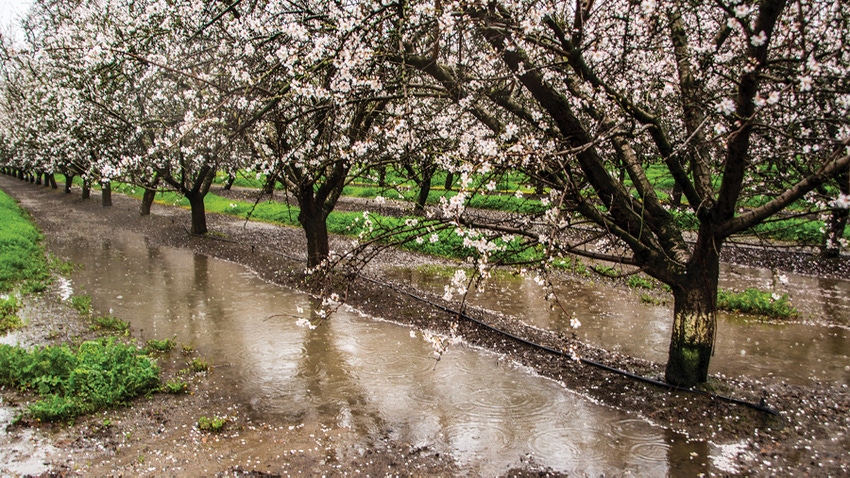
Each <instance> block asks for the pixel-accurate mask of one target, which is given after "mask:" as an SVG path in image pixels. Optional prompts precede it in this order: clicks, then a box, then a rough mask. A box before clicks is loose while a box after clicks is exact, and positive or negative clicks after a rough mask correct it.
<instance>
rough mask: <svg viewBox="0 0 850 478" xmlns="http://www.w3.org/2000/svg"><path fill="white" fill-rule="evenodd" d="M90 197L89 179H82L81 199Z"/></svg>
mask: <svg viewBox="0 0 850 478" xmlns="http://www.w3.org/2000/svg"><path fill="white" fill-rule="evenodd" d="M90 197H91V181H90V180H88V179H83V199H88V198H90Z"/></svg>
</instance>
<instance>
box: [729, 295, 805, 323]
mask: <svg viewBox="0 0 850 478" xmlns="http://www.w3.org/2000/svg"><path fill="white" fill-rule="evenodd" d="M717 308H718V309H720V310H727V311H730V312H741V313H744V314H753V315H763V316H765V317H769V318H771V319H793V318H794V317H797V316H798V315H800V314H799V312H797V309H795V308H794V306H792V305H791V302H790V301H789V300H788V294H782V295H781V296H779V295H778V294H772V293H770V292H765V291H761V290H758V289H747V290H745V291H744V292H733V291H728V290H720V291H718V293H717Z"/></svg>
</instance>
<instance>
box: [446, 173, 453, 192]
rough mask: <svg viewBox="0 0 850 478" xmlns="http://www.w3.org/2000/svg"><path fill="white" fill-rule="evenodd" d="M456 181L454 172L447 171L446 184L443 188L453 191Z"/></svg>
mask: <svg viewBox="0 0 850 478" xmlns="http://www.w3.org/2000/svg"><path fill="white" fill-rule="evenodd" d="M454 182H455V175H454V173H452V172H447V173H446V184H445V185H444V186H443V189H445V190H446V191H451V190H452V183H454Z"/></svg>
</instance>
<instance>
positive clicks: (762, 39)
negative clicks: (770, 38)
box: [750, 30, 767, 47]
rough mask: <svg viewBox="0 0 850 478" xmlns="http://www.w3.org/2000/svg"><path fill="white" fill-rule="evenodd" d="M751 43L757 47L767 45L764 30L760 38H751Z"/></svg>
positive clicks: (759, 35)
mask: <svg viewBox="0 0 850 478" xmlns="http://www.w3.org/2000/svg"><path fill="white" fill-rule="evenodd" d="M750 43H751V44H752V45H753V46H755V47H759V46H762V45H764V44H765V43H767V33H765V32H764V30H762V31H761V33H759V34H758V36H754V37H752V38H750Z"/></svg>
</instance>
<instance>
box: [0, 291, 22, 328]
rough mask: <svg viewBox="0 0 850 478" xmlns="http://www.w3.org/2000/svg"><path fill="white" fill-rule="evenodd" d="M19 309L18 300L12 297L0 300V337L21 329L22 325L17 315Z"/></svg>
mask: <svg viewBox="0 0 850 478" xmlns="http://www.w3.org/2000/svg"><path fill="white" fill-rule="evenodd" d="M19 308H20V305H19V304H18V299H17V298H16V297H15V296H13V295H11V296H9V297H6V298H5V299H0V335H6V334H7V333H9V332H11V331H12V330H15V329H19V328H21V327H23V325H24V324H23V322H21V319H20V317H18V315H17V314H18V309H19Z"/></svg>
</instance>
